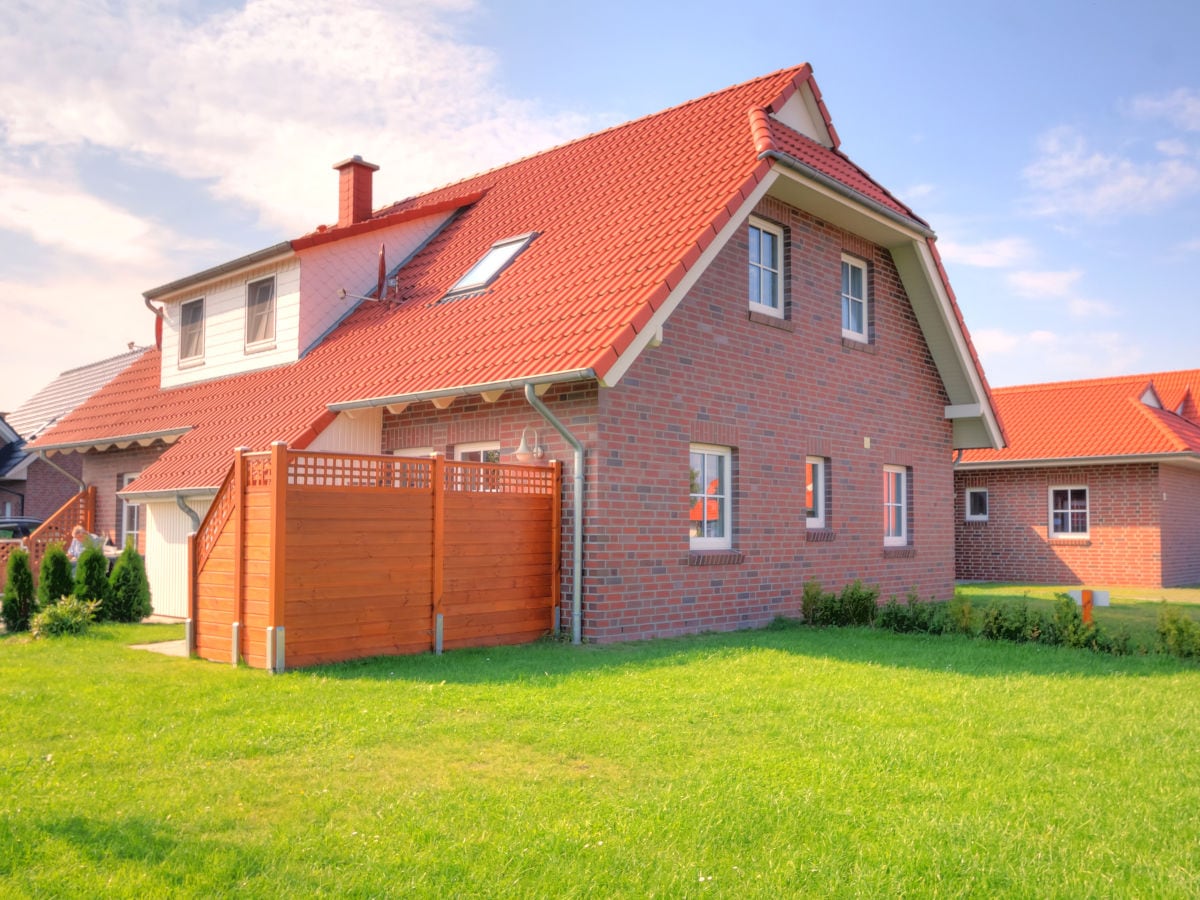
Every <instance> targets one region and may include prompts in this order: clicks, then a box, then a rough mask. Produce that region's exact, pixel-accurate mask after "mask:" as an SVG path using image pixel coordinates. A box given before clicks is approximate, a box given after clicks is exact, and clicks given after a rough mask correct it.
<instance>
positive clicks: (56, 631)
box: [33, 596, 100, 638]
mask: <svg viewBox="0 0 1200 900" xmlns="http://www.w3.org/2000/svg"><path fill="white" fill-rule="evenodd" d="M99 608H100V602H99V601H98V600H77V599H76V598H75V597H67V596H64V597H61V598H59V600H58V601H57V602H56V603H51V604H49V605H48V606H47V607H46V608H45V609H43V610H42V611H41V612H40V613H38V614H37V615H36V616H34V617H33V636H34V637H35V638H43V637H59V636H61V635H64V634H83V633H84V632H85V631H87V630H88V629H89V628H91V626H92V622H94V621H95V620H96V612H97V610H99Z"/></svg>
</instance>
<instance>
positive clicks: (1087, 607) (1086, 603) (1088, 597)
mask: <svg viewBox="0 0 1200 900" xmlns="http://www.w3.org/2000/svg"><path fill="white" fill-rule="evenodd" d="M1079 596H1080V598H1081V601H1080V602H1081V603H1082V604H1083V624H1084V625H1091V624H1092V592H1091V591H1089V590H1088V589H1087V588H1084V589H1083V590H1082V591H1081V592H1080V595H1079Z"/></svg>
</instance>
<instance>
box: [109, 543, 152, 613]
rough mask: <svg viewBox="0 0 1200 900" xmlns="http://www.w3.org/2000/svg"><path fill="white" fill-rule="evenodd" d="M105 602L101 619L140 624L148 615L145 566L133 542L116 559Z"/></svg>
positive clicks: (148, 599)
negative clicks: (107, 597)
mask: <svg viewBox="0 0 1200 900" xmlns="http://www.w3.org/2000/svg"><path fill="white" fill-rule="evenodd" d="M108 584H109V600H108V602H107V603H106V606H105V608H104V610H103V612H104V618H106V619H110V620H112V621H113V622H140V621H142V619H144V618H146V616H148V615H150V582H149V581H148V580H147V578H146V563H145V561H144V560H143V559H142V556H141V554H140V553H138V552H137V548H135V547H134V546H133V541H129V542H128V543H126V544H125V549H124V550H122V551H121V555H120V556H119V557H118V558H117V564H116V565H115V566H113V570H112V574H111V575H110V576H109V578H108Z"/></svg>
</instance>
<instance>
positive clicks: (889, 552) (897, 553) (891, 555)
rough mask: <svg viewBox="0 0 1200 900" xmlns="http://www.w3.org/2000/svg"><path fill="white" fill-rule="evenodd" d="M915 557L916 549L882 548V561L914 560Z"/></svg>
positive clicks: (910, 547)
mask: <svg viewBox="0 0 1200 900" xmlns="http://www.w3.org/2000/svg"><path fill="white" fill-rule="evenodd" d="M916 555H917V548H916V547H913V546H908V547H884V548H883V558H884V559H914V558H915V557H916Z"/></svg>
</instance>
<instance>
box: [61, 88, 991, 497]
mask: <svg viewBox="0 0 1200 900" xmlns="http://www.w3.org/2000/svg"><path fill="white" fill-rule="evenodd" d="M805 83H807V84H809V85H810V87H811V88H812V89H813V90H814V92H815V83H813V82H812V78H811V69H810V68H809V67H808V66H807V65H803V66H798V67H794V68H791V69H785V70H782V71H779V72H775V73H772V74H770V75H765V76H763V77H761V78H757V79H755V80H753V81H749V82H746V83H744V84H740V85H736V86H734V87H730V88H727V89H725V90H723V91H718V92H716V93H714V94H710V95H708V96H706V97H702V98H700V99H697V100H693V101H690V102H688V103H685V104H683V105H682V106H678V107H674V108H672V109H669V110H666V111H664V112H660V113H656V114H654V115H651V116H647V117H645V118H642V119H638V120H636V121H633V122H630V123H627V124H624V125H620V126H617V127H614V128H611V129H609V130H607V131H603V132H599V133H597V134H593V135H590V136H588V137H585V138H581V139H579V140H577V141H574V142H571V143H568V144H565V145H562V146H560V147H557V148H554V149H552V150H548V151H546V152H544V153H540V154H537V155H535V156H531V157H528V158H526V159H522V160H518V161H517V162H514V163H511V164H509V165H507V166H503V167H501V168H498V169H495V170H493V171H491V172H486V173H484V174H481V175H477V176H475V177H473V178H470V179H467V180H465V181H462V182H459V183H456V184H453V185H449V186H447V187H444V188H440V189H438V190H435V191H431V192H429V193H427V194H425V195H422V196H420V197H415V198H411V199H409V200H406V201H403V202H401V203H398V204H395V205H392V206H389V207H386V208H384V209H381V210H379V211H377V212H376V213H375V214H374V216H373V218H372V219H371V220H369V221H368V223H361V224H359V225H356V226H351V227H350V228H346V229H338V228H330V229H325V230H323V231H320V232H314V233H313V234H310V235H306V236H305V237H303V238H299V239H297V240H296V241H294V242H293V246H294V247H295V248H296V249H297V252H300V253H301V271H302V273H303V251H304V250H305V249H306V248H307V247H308V246H312V245H315V244H317V243H327V242H328V241H330V240H336V239H338V237H339V236H340V235H342V234H350V233H351V232H353V233H355V234H357V233H358V231H356V230H355V229H358V230H361V229H362V228H364V227H368V228H369V227H373V225H372V224H371V223H375V222H378V221H380V220H383V219H391V218H392V217H398V218H401V219H402V218H405V217H406V216H408V215H410V214H411V213H412V212H413V211H415V210H445V209H449V208H458V209H459V210H460V211H459V212H458V213H457V214H456V215H455V216H453V217H452V218H451V219H450V221H449V223H448V224H447V225H446V226H445V227H444V228H443V229H442V230H441V231H440V232H439V233H437V234H436V235H435V236H434V237H433V238H432V240H430V241H429V243H428V244H426V245H425V246H424V247H423V248H422V249H421V250H420V251H419V252H418V253H417V254H416V255H415V256H414V257H413V258H412V259H411V260H410V261H408V263H407V264H406V265H405V266H404V267H403V268H402V269H401V270H400V272H399V273H398V279H397V285H396V288H395V290H394V292H391V293H390V294H389V302H383V303H364V304H361V305H360V306H359V307H358V308H357V309H356V310H355V311H354V312H353V313H352V314H351V315H349V316H348V317H347V318H346V319H345V320H344V321H343V322H342V323H341V324H340V325H339V326H338V327H337V328H336V329H334V331H333V332H331V333H330V335H329V336H328V337H326V339H325V340H324V341H322V342H321V343H320V344H319V345H318V346H317V347H315V348H314V349H313V350H312V351H311V352H310V353H308V354H307V356H305V357H304V358H302V359H301V360H300V361H299V362H297V363H294V364H292V365H289V366H283V367H279V368H276V369H269V370H265V371H261V372H255V373H251V374H246V375H238V376H232V377H228V378H223V379H220V380H215V381H210V382H204V383H199V384H194V385H191V386H188V387H182V388H173V389H170V390H162V389H160V388H159V387H158V380H157V371H156V366H157V364H158V360H159V354H158V353H148V354H146V357H145V358H143V359H142V360H141V361H140V363H139V364H138V365H136V366H134V367H133V368H132V369H131V370H130V371H129V372H127V373H125V375H124V376H122V377H120V378H118V379H117V380H116V381H114V382H113V383H112V384H110V385H109V386H108V387H106V388H105V389H104V390H103V391H102V392H101V393H100V394H98V395H97V396H96V397H95V398H93V400H92V402H90V403H88V404H87V405H86V407H85V408H83V409H80V410H78V411H77V412H76V414H75V415H73V416H71V417H69V418H68V419H67V420H65V421H64V422H62V423H61V424H60V425H59V426H58V427H57V428H55V429H54V430H53V431H52V432H51V433H49V434H47V435H46V436H45V437H44V438H43V441H42V443H43V446H47V445H51V446H52V445H59V446H61V445H70V444H78V443H82V442H86V441H96V440H98V439H102V438H108V437H113V436H119V435H134V434H145V433H152V432H157V431H164V430H168V429H174V428H183V427H190V428H191V429H192V430H191V431H190V432H189V433H187V434H186V435H184V436H183V437H182V438H180V439H179V441H178V442H177V443H176V444H174V445H173V446H172V447H171V448H170V449H169V450H168V451H167V452H166V453H165V454H164V455H163V457H162V458H161V459H160V460H159V461H158V462H157V463H155V464H154V465H153V466H151V467H149V468H148V469H147V470H146V471H144V472H143V474H142V476H141V477H140V478H139V479H138V481H137V482H136V483H135V484H134V485H133V486H132V487H133V488H134V489H136V490H139V491H156V490H173V489H176V488H181V487H188V488H200V487H215V486H217V485H218V484H219V482H220V479H221V475H222V474H223V473H224V471H225V470H226V469H227V468H228V465H229V462H230V451H231V450H232V449H233V447H234V446H235V445H245V446H248V447H250V448H252V449H262V448H265V447H266V446H267V444H269V443H270V442H271V441H272V440H285V441H288V442H289V443H290V444H292V445H294V446H304V445H305V444H306V443H307V442H308V441H309V440H311V439H312V437H313V435H314V434H316V433H318V432H319V431H320V430H321V429H322V428H324V427H325V426H326V425H327V424H328V421H329V420H330V418H331V413H330V412H329V411H328V409H327V405H328V404H332V403H339V402H343V403H344V402H349V401H354V400H360V399H366V398H379V397H390V396H396V395H403V394H409V393H417V392H423V391H438V390H450V389H453V388H458V387H466V386H473V385H480V384H488V383H496V382H501V381H509V380H520V379H534V378H538V377H544V376H547V375H550V374H553V373H562V372H584V373H587V372H589V371H590V372H591V373H593V374H594V376H595V377H597V378H602V377H603V376H604V375H605V373H606V372H607V371H608V370H609V369H610V368H611V367H612V366H613V365H614V363H616V361H617V360H618V357H619V356H620V354H621V353H622V352H623V351H624V350H625V349H626V348H627V347H628V346H629V345H630V343H631V342H632V341H633V340H634V338H635V337H636V335H638V334H639V333H640V332H641V331H643V330H644V329H645V328H646V327H647V325H648V322H649V320H650V317H651V314H652V312H653V310H655V309H658V308H659V307H660V306H661V305H662V304H663V302H664V301H665V300H666V298H667V297H668V295H669V294H670V292H671V290H672V288H674V286H675V285H677V284H679V282H680V280H681V279H682V278H683V277H684V275H685V274H686V272H687V271H688V269H689V268H691V267H692V266H694V265H695V264H696V262H697V260H698V259H699V258H700V256H701V253H702V252H703V251H704V250H705V248H706V247H708V246H709V245H710V244H711V243H712V242H713V240H714V239H715V238H716V235H717V233H718V231H719V230H720V229H721V227H722V226H723V225H724V224H725V223H727V222H728V221H729V220H730V219H731V217H732V215H733V214H734V213H735V212H736V211H737V210H738V209H739V208H740V206H741V205H742V204H743V202H744V200H745V198H746V197H747V196H749V194H750V193H751V192H752V191H753V190H754V188H755V186H756V185H757V183H758V182H759V181H760V180H761V179H762V178H763V177H764V176H765V175H766V174H767V173H768V172H769V170H770V168H771V165H772V163H771V161H770V160H767V159H761V160H760V159H759V158H758V151H757V150H756V145H755V141H756V138H757V139H758V140H760V141H761V140H763V139H766V138H767V137H768V136H767V135H765V134H764V131H765V130H766V131H769V132H770V136H769V137H770V139H773V140H775V141H776V142H777V143H778V144H779V146H780V147H782V148H783V149H784V151H785V152H789V153H791V152H794V153H796V154H798V155H800V156H802V158H803V160H802V161H803V162H805V163H806V164H807V165H809V166H811V167H813V168H814V169H818V170H819V171H821V172H822V173H824V174H826V175H828V176H829V177H832V178H835V179H838V180H843V179H844V180H845V182H846V183H847V186H849V187H851V188H853V189H854V190H856V191H858V192H860V193H862V194H863V195H864V196H867V197H869V198H871V199H872V200H874V201H875V202H877V203H882V204H884V205H886V206H888V207H890V208H891V209H893V210H894V211H895V212H897V213H899V214H901V215H904V216H911V215H912V214H911V212H909V211H908V209H907V207H904V206H903V205H902V204H899V203H898V202H897V201H895V200H894V198H892V197H891V195H890V194H888V193H887V192H886V191H884V190H883V189H882V188H881V187H879V186H878V185H877V184H875V183H874V182H873V181H872V180H871V179H870V178H869V177H867V176H866V175H865V174H864V173H863V172H862V171H861V170H860V169H858V168H857V167H855V166H854V165H853V164H852V163H850V162H849V160H847V159H846V158H845V157H844V156H843V155H842V154H841V153H840V152H839V151H837V150H832V149H828V148H825V147H823V146H822V145H820V144H817V143H815V142H813V141H809V140H807V139H805V138H803V137H802V136H800V135H798V134H796V133H795V132H793V131H791V129H789V128H787V127H786V126H783V125H781V124H780V123H778V122H776V121H773V120H772V121H770V122H768V123H763V122H762V121H761V119H759V118H756V117H753V116H752V117H751V118H750V119H748V118H747V111H749V110H766V111H775V110H779V109H780V108H782V106H783V104H784V103H785V102H786V101H787V100H788V98H789V97H791V96H792V95H793V94H794V92H795V91H796V90H797V89H799V88H800V87H801V86H802V85H804V84H805ZM817 96H818V97H819V93H817ZM819 108H820V109H821V110H822V113H823V114H824V107H823V105H821V106H820V107H819ZM825 125H826V127H827V128H829V129H831V130H830V133H831V135H834V140H835V142H836V133H835V132H833V131H832V125H831V123H829V122H828V121H826V122H825ZM529 232H536V233H537V235H538V236H537V238H536V239H535V240H533V242H532V243H530V244H529V246H528V247H527V248H526V249H525V250H524V252H522V253H521V254H520V255H519V256H518V257H517V258H516V259H515V260H514V261H513V263H512V264H511V265H510V266H509V267H508V268H507V269H505V270H504V273H503V275H502V277H500V278H499V279H497V280H496V281H495V282H494V283H493V284H492V285H491V286H490V287H489V288H487V289H486V290H484V291H483V292H481V293H478V294H474V295H469V296H464V297H459V298H456V299H451V300H442V298H443V296H444V294H445V293H446V291H447V289H448V288H449V287H450V286H451V285H452V284H454V283H455V282H456V281H457V280H458V279H459V277H460V276H462V275H463V273H465V272H466V271H467V270H468V269H469V268H470V267H471V266H472V265H473V264H474V263H475V262H476V261H477V260H478V259H479V258H480V257H481V256H482V255H483V254H484V252H485V251H486V250H487V249H488V248H489V247H490V246H491V245H492V244H493V243H495V242H496V241H497V240H501V239H504V238H508V237H514V236H517V235H522V234H526V233H529ZM302 277H303V276H302ZM977 368H978V367H977Z"/></svg>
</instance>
